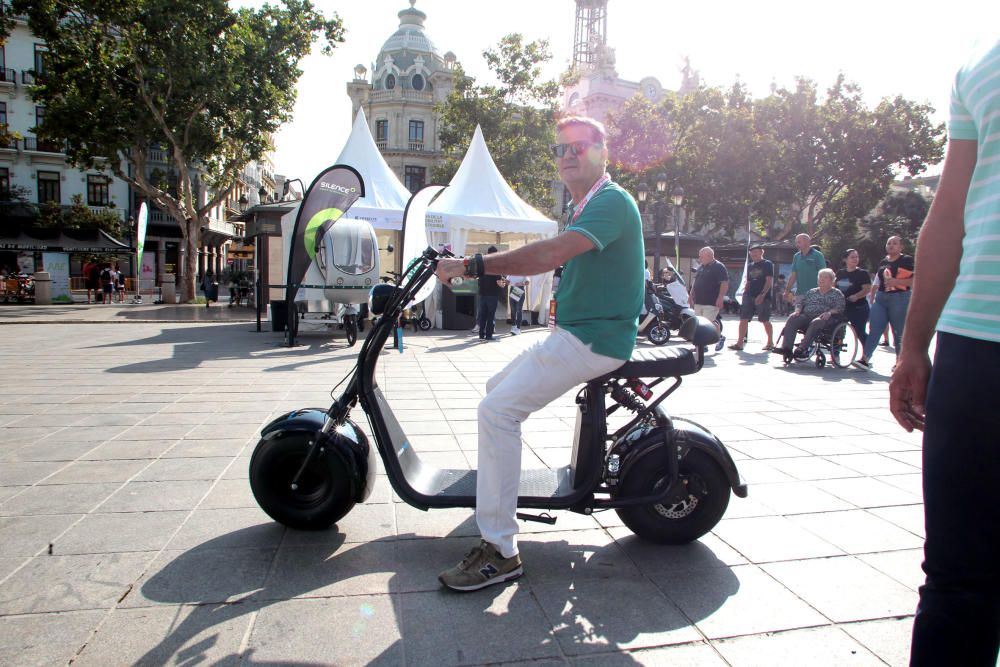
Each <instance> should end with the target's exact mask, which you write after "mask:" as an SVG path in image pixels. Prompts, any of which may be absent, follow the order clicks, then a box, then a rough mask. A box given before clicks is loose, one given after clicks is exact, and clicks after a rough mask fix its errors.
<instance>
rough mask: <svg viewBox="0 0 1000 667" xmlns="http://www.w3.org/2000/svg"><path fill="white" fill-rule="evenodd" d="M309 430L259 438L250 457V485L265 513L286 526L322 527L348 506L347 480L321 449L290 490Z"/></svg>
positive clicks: (350, 495)
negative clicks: (263, 438) (264, 438)
mask: <svg viewBox="0 0 1000 667" xmlns="http://www.w3.org/2000/svg"><path fill="white" fill-rule="evenodd" d="M311 440H312V437H311V436H310V434H305V433H294V434H291V435H288V436H285V437H278V438H273V439H270V440H261V441H260V443H258V445H257V449H255V450H254V453H253V457H251V459H250V489H251V490H252V491H253V495H254V498H256V500H257V503H258V504H259V505H260V508H261V509H262V510H264V511H265V512H266V513H267V515H268V516H269V517H271V518H272V519H274V520H275V521H277V522H278V523H281V524H284V525H286V526H288V527H289V528H296V529H298V530H323V529H325V528H329V527H330V526H332V525H333V524H335V523H336V522H337V521H339V520H340V519H342V518H343V517H344V516H345V515H346V514H347V513H348V512H350V511H351V509H353V507H354V504H355V503H354V500H353V498H354V494H353V489H352V488H351V478H350V475H349V474H348V471H347V468H346V466H345V465H344V463H343V461H341V460H340V458H339V457H338V456H336V455H335V454H333V453H331V452H329V451H328V452H325V453H321V454H320V455H319V456H317V457H316V459H315V460H314V461H313V462H312V464H311V465H310V467H309V468H308V469H307V470H306V472H305V473H304V474H303V476H302V479H301V480H300V482H299V488H298V490H295V491H293V490H292V488H291V484H292V479H293V478H294V477H295V474H296V473H297V472H298V470H299V467H300V466H301V465H302V461H303V460H304V459H305V457H306V453H307V452H308V451H309V442H310V441H311Z"/></svg>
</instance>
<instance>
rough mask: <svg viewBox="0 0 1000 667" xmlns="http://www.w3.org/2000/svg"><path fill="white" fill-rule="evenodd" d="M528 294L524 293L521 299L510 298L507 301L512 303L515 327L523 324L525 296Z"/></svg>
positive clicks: (512, 318)
mask: <svg viewBox="0 0 1000 667" xmlns="http://www.w3.org/2000/svg"><path fill="white" fill-rule="evenodd" d="M526 296H528V294H527V293H525V294H522V295H521V298H520V299H517V300H514V299H509V300H508V302H507V303H509V304H510V321H511V322H513V323H514V324H513V326H515V327H520V326H521V318H522V317H523V314H524V297H526Z"/></svg>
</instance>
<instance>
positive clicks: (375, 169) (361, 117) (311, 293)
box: [281, 109, 410, 312]
mask: <svg viewBox="0 0 1000 667" xmlns="http://www.w3.org/2000/svg"><path fill="white" fill-rule="evenodd" d="M334 164H346V165H348V166H351V167H354V168H355V169H356V170H357V171H358V173H359V174H361V178H362V179H363V180H364V183H365V196H364V197H361V198H360V199H358V200H357V201H356V202H355V203H354V205H353V206H351V208H350V209H349V210H348V211H347V215H345V216H344V217H343V218H342V220H346V221H351V220H364V221H365V222H367V223H369V224H370V225H371V226H372V227H373V228H374V229H375V230H376V231H378V230H383V231H385V232H398V231H400V230H401V229H402V228H403V212H404V211H405V210H406V203H407V202H408V201H409V199H410V192H409V190H407V189H406V188H405V187H403V184H402V183H400V182H399V178H397V177H396V174H395V173H394V172H393V171H392V169H390V168H389V165H388V164H386V161H385V158H383V157H382V154H381V153H379V151H378V147H377V146H376V145H375V140H374V139H373V138H372V134H371V131H370V130H369V129H368V120H367V119H366V118H365V112H364V109H359V110H358V115H357V116H356V117H355V119H354V127H353V128H352V129H351V134H350V136H348V138H347V141H346V142H345V143H344V147H343V149H341V151H340V155H338V156H337V159H336V161H335V162H334ZM299 206H301V202H300V204H299V205H298V206H296V207H295V208H293V209H292V210H291V211H289V212H288V213H286V214H285V215H284V216H282V218H281V237H282V244H283V247H284V248H285V250H284V252H283V255H282V263H281V275H282V281H284V276H286V275H288V250H287V248H288V247H289V245H290V243H291V236H292V227H293V226H294V225H295V217H296V216H297V215H298V213H299ZM379 254H380V257H381V262H382V266H385V265H386V263H387V262H386V258H387V254H386V253H385V248H379ZM389 268H392V266H391V265H390V266H389ZM303 282H304V283H305V284H313V285H316V284H322V283H323V277H322V276H321V275H320V273H319V269H318V268H317V267H316V265H315V263H314V264H313V265H311V266H310V267H309V269H308V271H307V272H306V276H305V278H304V279H303ZM296 300H298V301H308V302H309V311H310V312H329V311H332V310H333V309H334V305H333V304H331V303H330V302H329V301H328V300H327V299H326V297H325V295H324V294H323V290H319V289H305V288H304V289H301V290H299V295H298V297H297V299H296Z"/></svg>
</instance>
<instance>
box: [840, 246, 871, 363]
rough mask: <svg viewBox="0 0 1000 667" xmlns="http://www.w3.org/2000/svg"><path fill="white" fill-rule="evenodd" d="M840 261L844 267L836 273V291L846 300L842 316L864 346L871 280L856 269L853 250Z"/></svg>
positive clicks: (855, 257) (856, 256)
mask: <svg viewBox="0 0 1000 667" xmlns="http://www.w3.org/2000/svg"><path fill="white" fill-rule="evenodd" d="M841 259H843V261H844V267H843V268H842V269H840V270H839V271H837V281H836V285H837V289H839V290H840V291H841V292H843V293H844V298H845V299H847V308H845V309H844V315H846V316H847V319H848V321H849V322H850V323H851V326H852V327H854V333H855V334H857V336H858V340H860V341H861V344H862V345H864V344H865V340H867V338H868V335H867V333H866V332H865V327H866V326H868V311H869V306H868V293H869V292H871V291H872V279H871V277H870V276H869V275H868V272H867V271H865V270H864V269H859V268H858V263H859V261H860V256H859V255H858V251H857V250H855V249H854V248H851V249H849V250H846V251H845V252H844V254H843V256H842V257H841Z"/></svg>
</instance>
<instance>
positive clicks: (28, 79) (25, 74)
mask: <svg viewBox="0 0 1000 667" xmlns="http://www.w3.org/2000/svg"><path fill="white" fill-rule="evenodd" d="M21 83H23V84H25V85H27V86H33V85H35V73H34V72H29V71H28V70H24V71H22V72H21Z"/></svg>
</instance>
